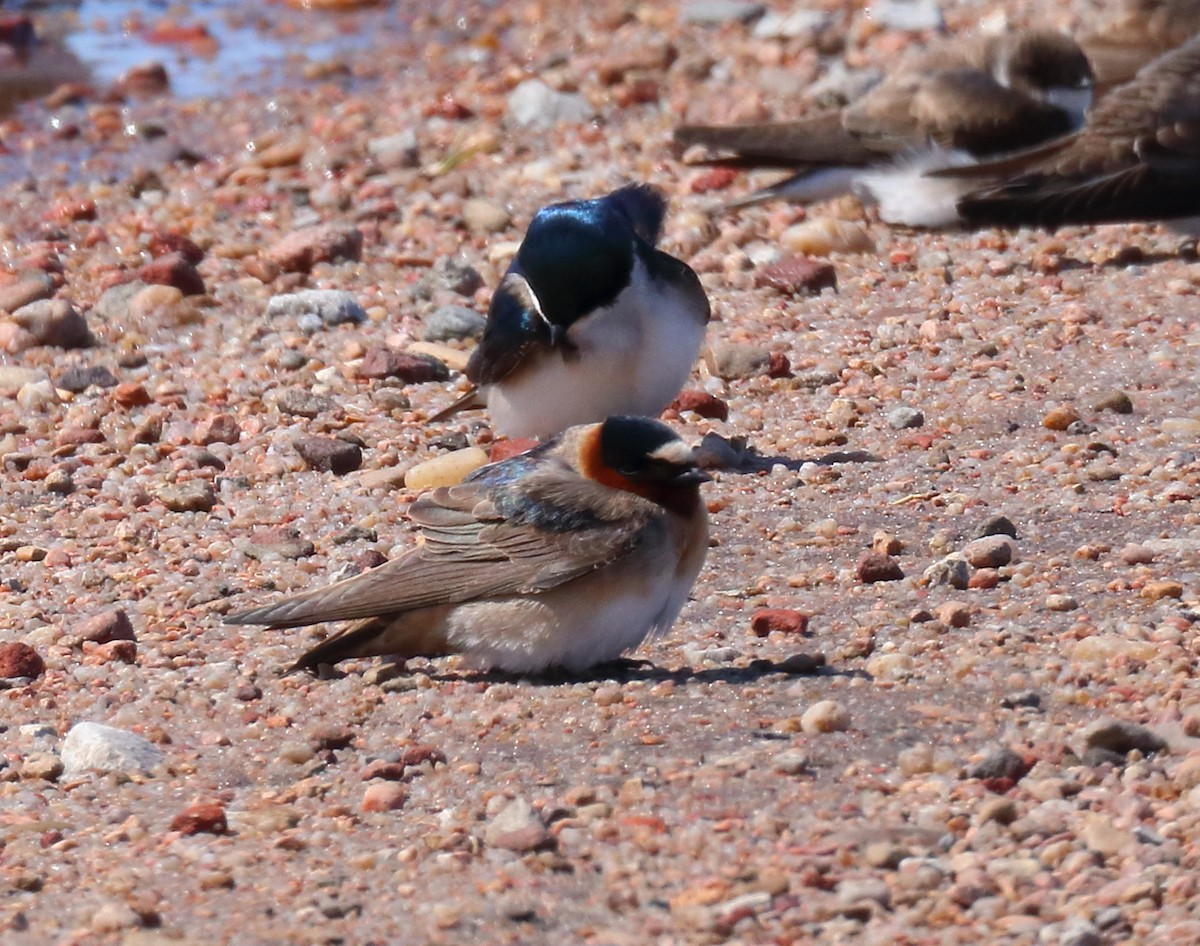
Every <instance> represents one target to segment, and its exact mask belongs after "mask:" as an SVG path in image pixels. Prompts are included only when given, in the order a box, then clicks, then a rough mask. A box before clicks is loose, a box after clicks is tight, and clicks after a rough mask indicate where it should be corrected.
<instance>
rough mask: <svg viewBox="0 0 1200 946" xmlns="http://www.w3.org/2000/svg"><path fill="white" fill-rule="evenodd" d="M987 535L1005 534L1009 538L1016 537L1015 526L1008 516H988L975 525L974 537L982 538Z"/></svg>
mask: <svg viewBox="0 0 1200 946" xmlns="http://www.w3.org/2000/svg"><path fill="white" fill-rule="evenodd" d="M989 535H1006V536H1008V537H1009V538H1010V539H1015V538H1017V527H1016V526H1014V525H1013V523H1012V520H1011V519H1009V518H1008V516H988V517H987V518H986V519H984V520H983V522H981V523H979V525H978V526H976V527H975V538H977V539H982V538H984V537H985V536H989Z"/></svg>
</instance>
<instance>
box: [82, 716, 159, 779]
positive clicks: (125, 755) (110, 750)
mask: <svg viewBox="0 0 1200 946" xmlns="http://www.w3.org/2000/svg"><path fill="white" fill-rule="evenodd" d="M162 761H163V753H162V750H160V749H159V748H158V747H157V746H155V745H153V744H152V743H150V742H149V741H147V740H146V739H143V738H142V737H141V736H139V735H137V734H136V733H131V732H126V731H125V730H123V729H117V728H115V727H113V726H105V725H103V724H102V723H76V724H75V725H74V726H72V727H71V731H70V732H68V733H67V738H66V739H64V740H63V747H62V763H63V774H64V775H66V777H67V778H74V777H75V776H76V775H79V774H80V773H82V772H89V771H90V772H120V773H123V774H125V775H149V774H151V772H152V770H153V769H154V768H155V767H157V766H158V765H159V764H160V763H161V762H162Z"/></svg>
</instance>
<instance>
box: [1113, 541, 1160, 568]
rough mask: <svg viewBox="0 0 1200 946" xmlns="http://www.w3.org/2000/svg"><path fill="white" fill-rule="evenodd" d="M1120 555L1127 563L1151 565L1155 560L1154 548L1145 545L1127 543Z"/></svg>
mask: <svg viewBox="0 0 1200 946" xmlns="http://www.w3.org/2000/svg"><path fill="white" fill-rule="evenodd" d="M1120 555H1121V561H1122V562H1124V563H1125V564H1126V565H1149V564H1150V563H1151V562H1153V561H1154V550H1153V549H1152V548H1149V547H1147V546H1145V545H1127V546H1125V548H1123V549H1121V553H1120Z"/></svg>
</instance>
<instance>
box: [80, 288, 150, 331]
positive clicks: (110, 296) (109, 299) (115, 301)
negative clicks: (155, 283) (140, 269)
mask: <svg viewBox="0 0 1200 946" xmlns="http://www.w3.org/2000/svg"><path fill="white" fill-rule="evenodd" d="M146 285H147V284H146V283H144V282H142V281H141V280H140V279H135V280H133V282H126V283H121V285H119V286H113V287H112V288H111V289H109V290H107V291H106V292H105V293H104V295H102V296H101V297H100V298H99V299H98V300H97V302H96V305H95V306H93V308H92V311H93V312H95V313H96V315H98V316H100V318H102V319H104V321H106V322H113V321H118V320H120V319H123V318H125V317H126V316H128V315H129V303H130V302H131V301H133V297H134V296H136V295H137V294H138V293H139V292H141V291H142V290H143V289H145V288H146Z"/></svg>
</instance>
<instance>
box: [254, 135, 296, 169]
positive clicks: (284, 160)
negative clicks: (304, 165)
mask: <svg viewBox="0 0 1200 946" xmlns="http://www.w3.org/2000/svg"><path fill="white" fill-rule="evenodd" d="M307 147H308V146H307V144H306V143H305V142H304V140H303V139H301V138H296V139H293V140H292V141H281V142H279V144H275V145H271V146H270V147H269V148H264V149H263V150H262V151H260V152H258V155H257V156H256V157H255V159H254V163H255V164H257V165H258V166H259V167H264V168H282V167H287V166H289V165H292V164H299V163H300V159H301V158H303V157H304V152H305V150H306V149H307Z"/></svg>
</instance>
